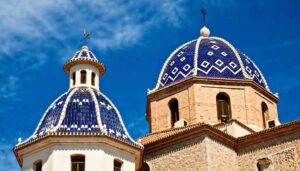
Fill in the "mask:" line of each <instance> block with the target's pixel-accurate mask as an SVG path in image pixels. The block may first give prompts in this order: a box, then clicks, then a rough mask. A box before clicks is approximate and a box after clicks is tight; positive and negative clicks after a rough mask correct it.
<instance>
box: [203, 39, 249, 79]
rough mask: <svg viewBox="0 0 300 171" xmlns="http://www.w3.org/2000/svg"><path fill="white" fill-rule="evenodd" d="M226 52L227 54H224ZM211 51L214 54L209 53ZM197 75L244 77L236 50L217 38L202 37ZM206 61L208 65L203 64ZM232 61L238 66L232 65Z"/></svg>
mask: <svg viewBox="0 0 300 171" xmlns="http://www.w3.org/2000/svg"><path fill="white" fill-rule="evenodd" d="M224 52H225V53H226V54H227V55H226V56H224ZM209 53H211V54H212V55H209ZM198 55H199V56H198V70H197V75H198V76H201V77H213V78H234V79H243V78H244V76H243V73H242V69H241V66H240V65H239V61H238V59H237V58H236V57H235V54H234V52H233V51H232V49H231V48H230V47H228V45H226V44H225V43H224V42H222V41H220V40H216V39H209V38H208V39H202V40H201V42H200V45H199V51H198ZM203 61H206V62H205V64H206V65H204V66H203V65H201V64H202V63H203ZM230 63H234V64H236V65H237V66H238V67H232V66H231V65H229V64H230Z"/></svg>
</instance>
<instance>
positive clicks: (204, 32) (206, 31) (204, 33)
mask: <svg viewBox="0 0 300 171" xmlns="http://www.w3.org/2000/svg"><path fill="white" fill-rule="evenodd" d="M209 34H210V31H209V29H208V28H207V27H205V26H203V27H202V28H201V30H200V36H203V37H209Z"/></svg>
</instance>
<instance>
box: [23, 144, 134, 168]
mask: <svg viewBox="0 0 300 171" xmlns="http://www.w3.org/2000/svg"><path fill="white" fill-rule="evenodd" d="M73 154H82V155H85V171H101V170H105V171H113V163H114V159H119V160H121V161H123V165H122V171H134V170H135V156H134V155H133V154H129V153H125V152H122V151H120V150H115V149H111V148H109V147H108V146H106V145H88V144H87V145H56V146H53V147H52V148H49V149H47V150H42V151H40V152H37V153H34V154H32V155H30V156H29V157H26V158H25V159H24V162H23V170H24V171H33V169H34V167H33V163H34V162H35V161H37V160H42V161H43V171H71V155H73Z"/></svg>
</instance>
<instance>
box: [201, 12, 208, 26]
mask: <svg viewBox="0 0 300 171" xmlns="http://www.w3.org/2000/svg"><path fill="white" fill-rule="evenodd" d="M200 12H201V14H202V18H203V26H205V16H206V14H207V13H206V11H205V9H204V8H202V9H201V10H200Z"/></svg>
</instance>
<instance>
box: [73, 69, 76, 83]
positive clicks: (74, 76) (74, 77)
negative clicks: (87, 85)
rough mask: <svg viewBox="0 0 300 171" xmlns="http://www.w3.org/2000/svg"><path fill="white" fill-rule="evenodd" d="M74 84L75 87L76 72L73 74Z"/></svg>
mask: <svg viewBox="0 0 300 171" xmlns="http://www.w3.org/2000/svg"><path fill="white" fill-rule="evenodd" d="M72 82H73V85H75V83H76V72H73V73H72Z"/></svg>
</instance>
